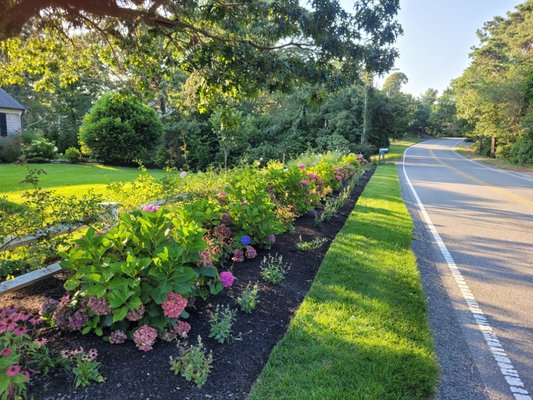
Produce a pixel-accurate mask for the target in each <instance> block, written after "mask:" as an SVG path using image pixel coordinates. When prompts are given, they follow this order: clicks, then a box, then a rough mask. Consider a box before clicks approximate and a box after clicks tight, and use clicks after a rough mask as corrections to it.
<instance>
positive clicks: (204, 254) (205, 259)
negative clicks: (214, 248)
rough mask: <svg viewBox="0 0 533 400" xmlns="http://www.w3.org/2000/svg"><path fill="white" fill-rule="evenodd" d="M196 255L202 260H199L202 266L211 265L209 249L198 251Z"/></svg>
mask: <svg viewBox="0 0 533 400" xmlns="http://www.w3.org/2000/svg"><path fill="white" fill-rule="evenodd" d="M198 255H199V256H200V259H201V260H202V261H201V263H202V266H205V267H211V266H212V265H213V260H212V259H211V253H210V251H209V249H205V250H203V251H200V252H199V253H198Z"/></svg>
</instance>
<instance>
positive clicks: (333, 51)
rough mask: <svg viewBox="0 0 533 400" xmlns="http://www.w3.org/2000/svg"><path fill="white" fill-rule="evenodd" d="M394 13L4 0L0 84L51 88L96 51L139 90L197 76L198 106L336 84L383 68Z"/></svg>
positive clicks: (395, 5) (324, 0)
mask: <svg viewBox="0 0 533 400" xmlns="http://www.w3.org/2000/svg"><path fill="white" fill-rule="evenodd" d="M398 9H399V0H374V1H362V0H360V1H357V2H356V3H355V6H354V11H355V13H354V15H351V14H350V13H347V12H346V11H345V10H344V9H343V8H342V7H341V6H340V5H339V3H338V2H337V1H335V0H316V1H313V2H311V3H310V5H309V6H307V5H301V4H300V3H299V2H298V1H293V0H280V1H276V2H272V1H269V0H258V1H253V2H251V1H245V2H244V3H242V4H236V3H234V2H226V1H220V0H208V1H206V2H197V1H185V2H183V1H180V2H176V1H174V0H147V1H136V0H106V1H101V0H83V1H80V0H42V1H40V0H39V1H36V0H10V1H8V2H3V3H2V5H1V6H0V40H1V41H2V42H1V43H0V49H1V50H0V64H1V66H2V68H0V70H1V71H2V72H0V85H6V84H16V83H20V81H21V80H23V79H32V80H34V81H36V82H38V83H39V85H40V86H39V85H38V86H37V87H43V88H45V89H49V88H50V86H49V83H50V78H51V77H52V76H57V75H58V72H57V71H61V73H60V74H59V75H60V77H61V80H60V83H61V84H68V83H71V82H73V81H74V80H76V79H78V77H79V73H78V71H79V70H83V69H84V68H87V67H88V65H90V64H91V63H93V62H95V60H94V54H99V60H100V61H103V62H104V63H106V64H107V65H108V66H110V67H111V68H112V70H113V73H117V71H119V73H118V75H123V76H132V75H133V76H138V77H140V78H141V79H140V80H139V83H141V85H140V87H142V88H143V90H146V92H149V90H147V89H149V88H151V87H152V85H153V86H156V87H158V89H160V88H164V85H165V82H166V81H167V80H168V79H170V78H169V77H171V76H173V75H174V74H175V73H176V71H178V70H181V71H183V72H185V73H186V74H187V75H190V74H192V73H193V72H194V73H198V74H200V75H201V76H202V79H203V81H202V85H201V86H200V87H199V88H198V89H199V91H200V92H201V94H202V96H203V98H204V99H206V101H209V100H210V99H213V98H215V102H217V101H218V99H217V97H218V96H220V95H222V96H225V97H232V98H237V97H239V96H242V95H251V94H253V95H256V94H258V92H259V91H260V90H261V89H267V90H270V91H272V90H287V89H288V88H289V87H290V84H291V83H292V82H295V81H296V82H300V81H302V80H303V81H309V82H318V81H321V82H330V83H332V84H340V83H342V79H341V78H343V77H353V73H354V71H355V72H357V70H358V68H359V67H360V65H359V64H361V62H362V61H363V60H364V65H365V66H366V67H367V68H370V69H371V70H372V71H374V72H378V73H381V72H383V71H385V70H386V69H387V68H390V66H391V65H392V62H393V61H394V58H395V57H396V56H397V52H396V50H395V49H394V48H393V44H394V41H395V40H396V38H397V36H398V35H399V34H400V32H401V28H400V26H399V24H398V22H397V21H396V19H395V18H396V14H397V11H398ZM73 28H75V29H73ZM80 32H81V33H80ZM88 44H89V45H88ZM333 61H338V62H340V65H341V68H340V69H339V68H338V64H337V65H336V64H335V63H334V62H333ZM350 79H351V78H350ZM349 83H351V81H350V82H349Z"/></svg>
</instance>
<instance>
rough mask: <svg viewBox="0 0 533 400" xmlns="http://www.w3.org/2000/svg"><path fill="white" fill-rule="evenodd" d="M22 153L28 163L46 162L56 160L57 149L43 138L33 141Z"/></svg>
mask: <svg viewBox="0 0 533 400" xmlns="http://www.w3.org/2000/svg"><path fill="white" fill-rule="evenodd" d="M24 153H25V155H26V158H27V160H28V162H46V161H49V160H52V159H54V158H56V156H57V147H56V145H55V144H54V143H52V142H50V141H49V140H48V139H46V138H44V137H40V138H37V139H33V140H32V142H31V144H30V145H29V146H28V147H26V148H25V150H24Z"/></svg>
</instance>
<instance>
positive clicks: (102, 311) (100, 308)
mask: <svg viewBox="0 0 533 400" xmlns="http://www.w3.org/2000/svg"><path fill="white" fill-rule="evenodd" d="M87 307H89V308H90V309H91V311H92V312H93V314H94V315H107V314H111V313H112V312H113V309H112V308H111V307H109V303H108V302H107V299H106V298H105V297H89V300H87Z"/></svg>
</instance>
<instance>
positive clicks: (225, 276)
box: [220, 271, 235, 288]
mask: <svg viewBox="0 0 533 400" xmlns="http://www.w3.org/2000/svg"><path fill="white" fill-rule="evenodd" d="M220 282H221V283H222V286H224V287H225V288H228V287H230V286H231V285H233V282H235V277H234V276H233V274H232V273H231V272H228V271H224V272H221V273H220Z"/></svg>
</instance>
